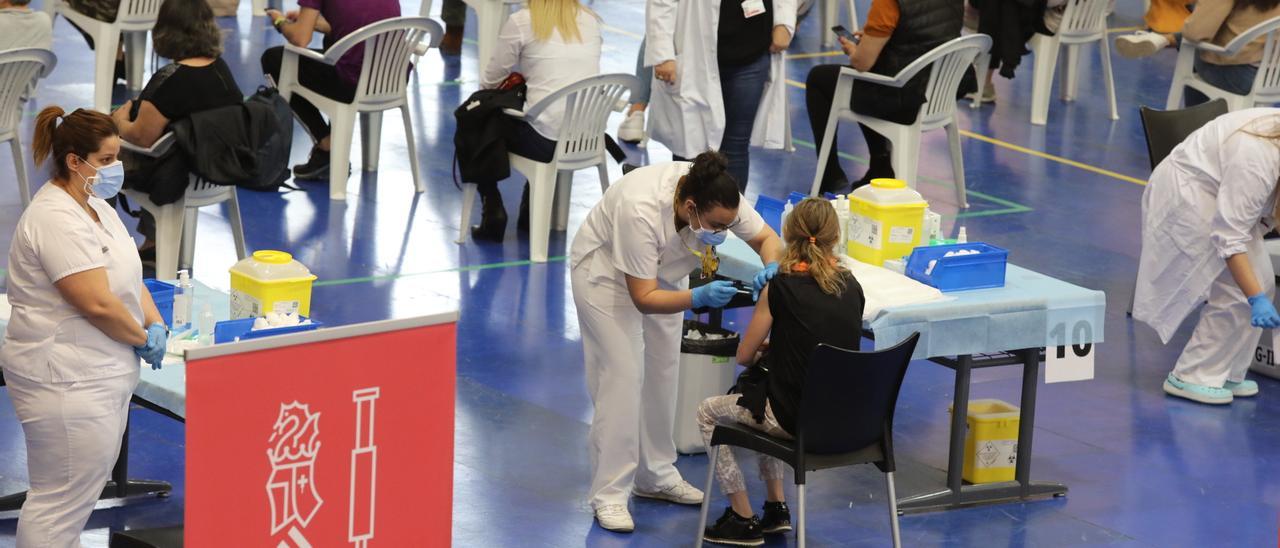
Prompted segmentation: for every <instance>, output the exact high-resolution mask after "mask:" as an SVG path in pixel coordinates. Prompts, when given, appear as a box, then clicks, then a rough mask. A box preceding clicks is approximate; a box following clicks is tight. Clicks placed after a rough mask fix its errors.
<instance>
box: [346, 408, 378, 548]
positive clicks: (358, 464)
mask: <svg viewBox="0 0 1280 548" xmlns="http://www.w3.org/2000/svg"><path fill="white" fill-rule="evenodd" d="M379 392H380V390H379V388H378V387H376V386H375V387H373V388H364V389H361V390H356V391H355V392H352V393H351V400H352V401H354V402H355V403H356V445H355V448H354V449H352V450H351V505H350V511H349V512H350V513H349V514H348V521H347V523H348V532H347V540H348V541H350V542H351V543H352V544H354V545H355V546H356V548H368V546H369V540H371V539H372V538H373V523H374V500H375V498H376V497H375V495H376V493H377V483H378V482H377V478H378V447H377V446H376V445H374V443H373V426H374V406H375V404H376V403H377V400H378V394H379Z"/></svg>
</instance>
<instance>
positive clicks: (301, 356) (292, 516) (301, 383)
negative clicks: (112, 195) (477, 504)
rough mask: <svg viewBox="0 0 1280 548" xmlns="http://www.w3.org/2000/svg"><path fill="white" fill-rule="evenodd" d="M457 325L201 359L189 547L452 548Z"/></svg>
mask: <svg viewBox="0 0 1280 548" xmlns="http://www.w3.org/2000/svg"><path fill="white" fill-rule="evenodd" d="M453 318H454V316H453V315H445V319H447V320H448V321H445V322H444V323H439V322H436V323H434V324H425V325H424V324H423V323H424V322H425V321H427V319H426V318H414V319H412V320H392V321H387V322H375V323H371V324H361V325H355V326H345V327H337V328H331V329H326V330H321V331H315V332H311V333H302V334H298V335H289V336H281V337H274V338H265V339H258V340H254V341H247V342H243V343H235V344H231V345H227V346H226V347H224V348H219V346H220V345H219V346H215V347H213V348H212V349H211V351H210V352H201V353H193V354H192V355H191V356H190V358H189V359H188V361H187V415H186V418H187V470H186V472H187V487H186V489H187V493H186V506H185V537H186V538H185V545H186V546H188V547H195V548H201V547H206V546H207V547H214V546H217V547H225V546H264V547H270V548H309V547H313V546H314V547H320V546H325V547H328V546H354V547H356V548H370V547H375V546H387V547H401V546H448V545H449V544H450V537H451V531H452V524H451V520H452V499H453V497H452V491H453V415H454V412H453V406H454V368H455V324H454V323H453V321H454V320H453ZM415 322H416V324H418V325H415ZM406 326H407V327H406ZM210 353H213V354H216V355H212V356H208V354H210ZM202 356H205V357H202Z"/></svg>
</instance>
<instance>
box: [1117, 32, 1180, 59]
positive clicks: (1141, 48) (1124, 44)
mask: <svg viewBox="0 0 1280 548" xmlns="http://www.w3.org/2000/svg"><path fill="white" fill-rule="evenodd" d="M1167 47H1169V41H1168V40H1167V39H1165V37H1164V35H1163V34H1160V33H1158V32H1150V31H1145V30H1140V31H1138V32H1135V33H1133V34H1126V35H1124V36H1119V37H1116V51H1117V52H1119V53H1120V56H1121V57H1126V58H1129V59H1138V58H1141V57H1148V56H1151V55H1155V54H1156V52H1158V51H1160V50H1162V49H1164V48H1167Z"/></svg>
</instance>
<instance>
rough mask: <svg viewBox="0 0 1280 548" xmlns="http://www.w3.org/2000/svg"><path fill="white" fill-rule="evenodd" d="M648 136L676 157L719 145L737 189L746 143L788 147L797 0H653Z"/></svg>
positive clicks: (743, 174)
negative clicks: (789, 66)
mask: <svg viewBox="0 0 1280 548" xmlns="http://www.w3.org/2000/svg"><path fill="white" fill-rule="evenodd" d="M648 2H649V3H648V6H647V9H646V14H645V15H646V28H645V51H644V64H645V66H651V67H654V69H653V73H654V79H655V80H656V82H654V84H653V91H652V93H651V97H650V103H649V107H650V108H649V135H650V138H651V139H653V140H655V141H658V142H659V143H662V144H664V145H666V146H667V148H669V149H671V153H672V154H673V155H675V158H676V159H677V160H680V159H684V158H692V157H693V156H694V155H696V154H699V153H701V152H702V151H705V150H712V149H719V150H720V152H722V153H724V155H725V156H726V157H728V159H729V173H731V174H733V177H734V179H736V180H737V181H738V185H739V190H743V191H745V190H746V188H747V178H748V176H749V174H750V169H749V165H750V158H749V147H750V146H759V147H765V148H774V149H781V148H784V147H785V146H787V139H788V138H789V135H788V134H787V131H788V129H787V118H786V117H787V116H788V113H787V103H786V92H787V89H786V88H787V84H786V74H787V70H786V63H785V58H784V56H783V52H784V51H786V49H787V47H788V46H789V45H791V37H792V36H793V35H794V34H795V27H796V0H745V1H743V2H738V1H736V0H725V1H723V2H721V1H720V0H701V1H698V2H680V1H678V0H648Z"/></svg>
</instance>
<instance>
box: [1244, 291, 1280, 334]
mask: <svg viewBox="0 0 1280 548" xmlns="http://www.w3.org/2000/svg"><path fill="white" fill-rule="evenodd" d="M1249 308H1252V309H1253V321H1252V322H1250V323H1252V324H1253V326H1254V327H1262V328H1265V329H1271V328H1275V327H1280V314H1278V313H1276V305H1275V304H1273V303H1272V302H1271V298H1270V297H1268V296H1267V294H1266V293H1265V292H1264V293H1259V294H1257V295H1254V296H1252V297H1249Z"/></svg>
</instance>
